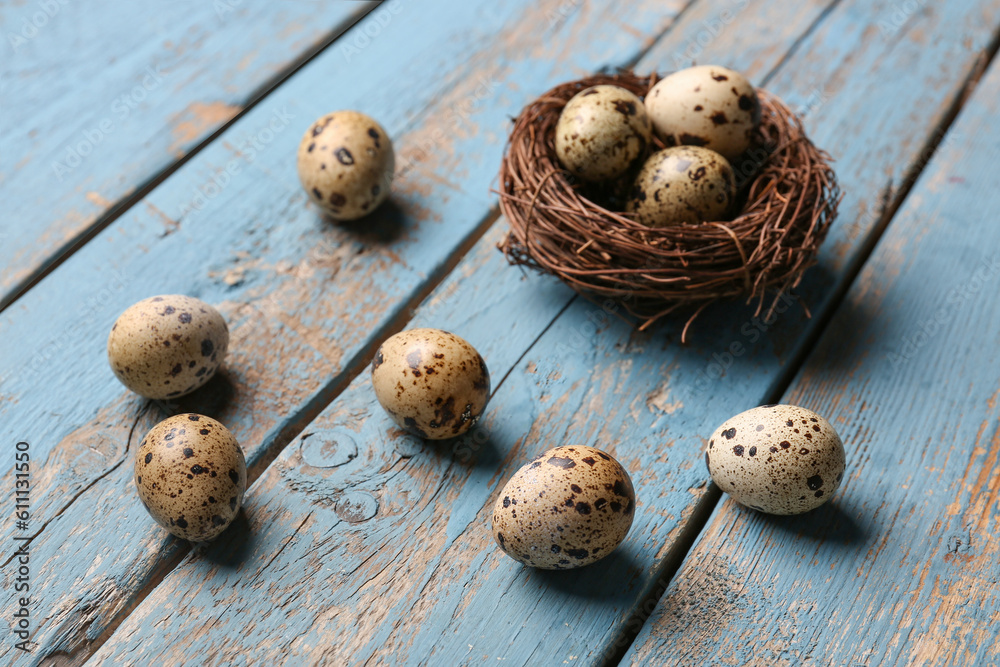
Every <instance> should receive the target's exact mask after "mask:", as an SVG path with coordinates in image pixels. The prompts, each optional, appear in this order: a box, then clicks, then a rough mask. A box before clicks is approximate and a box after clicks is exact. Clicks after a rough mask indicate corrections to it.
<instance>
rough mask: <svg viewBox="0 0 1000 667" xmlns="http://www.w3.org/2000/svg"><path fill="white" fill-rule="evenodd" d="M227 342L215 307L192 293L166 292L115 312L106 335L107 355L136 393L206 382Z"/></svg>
mask: <svg viewBox="0 0 1000 667" xmlns="http://www.w3.org/2000/svg"><path fill="white" fill-rule="evenodd" d="M228 347H229V328H228V327H227V326H226V321H225V320H224V319H223V318H222V315H220V314H219V311H217V310H216V309H215V308H213V307H212V306H210V305H208V304H207V303H205V302H204V301H200V300H199V299H195V298H193V297H190V296H183V295H180V294H165V295H162V296H154V297H150V298H148V299H144V300H142V301H140V302H138V303H136V304H134V305H132V306H130V307H129V308H128V310H126V311H125V312H124V313H122V314H121V315H119V316H118V320H117V321H116V322H115V324H114V326H112V327H111V333H110V334H109V335H108V361H109V362H110V364H111V370H113V371H114V373H115V375H116V376H117V377H118V379H119V380H121V382H122V384H124V385H125V386H126V387H128V388H129V389H131V390H132V391H134V392H135V393H137V394H139V395H140V396H145V397H146V398H153V399H164V398H175V397H177V396H183V395H184V394H189V393H191V392H192V391H194V390H195V389H197V388H198V387H200V386H202V385H203V384H205V383H206V382H208V381H209V379H211V377H212V376H213V375H214V374H215V371H216V370H218V368H219V366H220V365H221V364H222V360H223V359H224V358H225V356H226V349H227V348H228Z"/></svg>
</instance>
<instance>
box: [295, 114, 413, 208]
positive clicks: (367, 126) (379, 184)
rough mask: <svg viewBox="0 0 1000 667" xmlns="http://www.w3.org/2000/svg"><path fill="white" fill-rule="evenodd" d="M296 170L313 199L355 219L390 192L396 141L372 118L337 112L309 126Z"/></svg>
mask: <svg viewBox="0 0 1000 667" xmlns="http://www.w3.org/2000/svg"><path fill="white" fill-rule="evenodd" d="M298 170H299V180H300V181H302V187H303V188H304V189H305V191H306V193H307V194H308V195H309V199H310V200H311V201H312V202H313V203H315V204H318V205H319V206H321V207H322V208H323V209H324V210H325V211H326V212H327V213H329V215H330V217H332V218H333V219H335V220H355V219H357V218H360V217H362V216H365V215H367V214H369V213H371V212H372V211H374V210H375V208H376V207H377V206H378V205H379V204H381V203H382V202H383V201H384V200H385V198H386V197H388V196H389V190H390V187H391V186H392V176H393V171H394V170H395V155H394V153H393V149H392V141H391V140H390V139H389V135H388V134H386V131H385V130H384V129H382V126H381V125H379V124H378V123H376V122H375V120H373V119H372V118H371V117H369V116H366V115H365V114H363V113H360V112H358V111H335V112H334V113H330V114H327V115H325V116H323V117H322V118H320V119H319V120H317V121H316V122H315V123H313V124H312V126H311V127H310V128H309V129H308V130H306V133H305V136H303V137H302V143H301V144H299V154H298Z"/></svg>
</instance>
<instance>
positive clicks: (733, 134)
mask: <svg viewBox="0 0 1000 667" xmlns="http://www.w3.org/2000/svg"><path fill="white" fill-rule="evenodd" d="M646 111H647V112H648V114H649V118H650V120H651V121H652V123H653V130H654V131H655V132H656V134H657V135H658V136H659V137H660V138H662V139H663V140H664V141H665V142H666V143H667V144H668V145H688V146H704V147H705V148H710V149H712V150H713V151H715V152H717V153H720V154H721V155H722V156H723V157H725V158H727V159H729V160H733V159H735V158H736V157H737V156H738V155H740V154H741V153H742V152H743V151H745V150H746V149H747V148H749V147H750V142H751V140H752V138H753V131H754V129H755V128H756V127H757V123H759V122H760V101H759V100H758V99H757V92H756V91H755V90H754V89H753V86H751V85H750V82H749V81H747V80H746V79H745V78H744V77H743V75H742V74H740V73H739V72H734V71H733V70H731V69H726V68H725V67H718V66H716V65H704V66H701V67H689V68H687V69H683V70H680V71H679V72H675V73H673V74H671V75H670V76H668V77H666V78H664V79H663V80H661V81H660V82H659V83H657V84H656V85H655V86H653V89H652V90H651V91H649V94H648V95H646Z"/></svg>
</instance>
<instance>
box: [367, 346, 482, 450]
mask: <svg viewBox="0 0 1000 667" xmlns="http://www.w3.org/2000/svg"><path fill="white" fill-rule="evenodd" d="M371 369H372V386H373V387H374V389H375V396H376V398H378V402H379V403H380V404H381V405H382V407H383V408H385V411H386V412H388V413H389V416H390V417H392V419H393V421H395V422H396V423H397V424H398V425H399V426H400V427H401V428H403V429H405V430H407V431H409V432H410V433H412V434H414V435H416V436H419V437H421V438H427V439H429V440H440V439H443V438H453V437H455V436H459V435H461V434H463V433H465V432H466V431H468V430H469V429H470V428H472V427H473V426H474V425H475V423H476V422H477V421H478V420H479V417H480V416H481V415H482V414H483V411H484V410H485V409H486V404H487V403H488V402H489V400H490V373H489V371H488V370H487V368H486V362H484V361H483V358H482V357H481V356H480V355H479V353H478V352H477V351H476V349H475V348H474V347H472V345H470V344H469V343H468V342H466V341H465V340H463V339H462V338H459V337H458V336H456V335H455V334H453V333H449V332H447V331H441V330H440V329H410V330H409V331H401V332H399V333H398V334H396V335H394V336H392V337H390V338H389V339H388V340H386V341H385V342H384V343H382V346H381V347H379V349H378V351H377V352H376V353H375V358H374V359H372V364H371Z"/></svg>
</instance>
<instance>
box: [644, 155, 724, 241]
mask: <svg viewBox="0 0 1000 667" xmlns="http://www.w3.org/2000/svg"><path fill="white" fill-rule="evenodd" d="M734 191H735V179H734V175H733V168H732V166H731V165H730V164H729V162H728V161H727V160H726V158H724V157H722V156H721V155H719V154H718V153H716V152H715V151H710V150H708V149H707V148H699V147H698V146H676V147H674V148H667V149H664V150H662V151H658V152H656V153H654V154H653V155H651V156H650V157H649V159H648V160H646V162H645V164H643V165H642V170H641V171H640V172H639V175H638V176H637V177H636V179H635V183H634V184H633V185H632V190H631V193H630V194H629V199H628V201H627V202H626V205H625V210H626V211H628V212H629V213H633V214H635V219H636V221H637V222H640V223H642V224H644V225H648V226H650V227H667V226H670V225H679V224H684V223H687V224H697V223H700V222H711V221H714V220H724V219H725V218H726V216H727V215H728V213H729V209H730V207H731V206H732V203H733V196H734Z"/></svg>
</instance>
